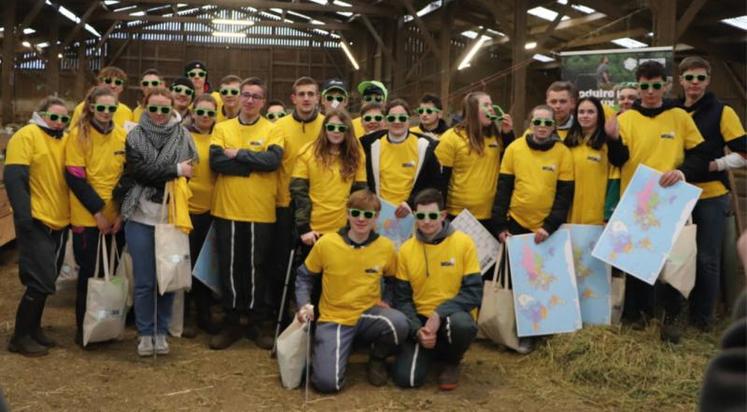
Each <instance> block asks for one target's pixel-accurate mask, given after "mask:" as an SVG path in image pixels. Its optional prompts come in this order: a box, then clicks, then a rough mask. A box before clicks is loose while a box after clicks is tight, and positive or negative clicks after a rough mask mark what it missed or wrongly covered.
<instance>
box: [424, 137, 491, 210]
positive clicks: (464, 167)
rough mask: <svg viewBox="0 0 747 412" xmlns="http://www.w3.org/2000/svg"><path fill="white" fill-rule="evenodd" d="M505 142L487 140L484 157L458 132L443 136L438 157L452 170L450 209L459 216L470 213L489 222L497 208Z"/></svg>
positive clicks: (448, 201)
mask: <svg viewBox="0 0 747 412" xmlns="http://www.w3.org/2000/svg"><path fill="white" fill-rule="evenodd" d="M502 151H503V141H502V140H501V139H500V138H496V137H495V136H490V137H486V138H485V147H484V149H483V154H482V155H480V154H478V153H477V152H476V151H474V150H472V149H471V148H470V146H469V141H468V140H467V137H466V136H463V135H461V134H460V133H458V132H457V131H456V130H455V129H453V128H452V129H449V130H447V131H446V132H445V133H444V134H442V135H441V141H440V142H439V144H438V146H436V157H437V158H438V161H439V162H440V163H441V165H442V166H444V167H450V168H452V173H451V180H450V181H449V193H448V196H447V205H446V208H447V209H448V211H449V214H452V215H458V214H459V213H460V212H461V211H462V210H463V209H467V210H469V211H470V213H472V214H473V215H474V216H475V217H476V218H477V219H488V218H490V214H491V211H492V208H493V199H494V198H495V191H496V184H497V182H498V170H500V162H501V152H502Z"/></svg>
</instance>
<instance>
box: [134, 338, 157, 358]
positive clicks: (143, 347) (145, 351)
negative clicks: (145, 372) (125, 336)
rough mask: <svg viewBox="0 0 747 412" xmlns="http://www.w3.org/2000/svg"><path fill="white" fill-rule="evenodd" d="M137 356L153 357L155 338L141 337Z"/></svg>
mask: <svg viewBox="0 0 747 412" xmlns="http://www.w3.org/2000/svg"><path fill="white" fill-rule="evenodd" d="M137 354H138V355H140V356H153V337H152V336H141V337H140V342H139V343H138V345H137Z"/></svg>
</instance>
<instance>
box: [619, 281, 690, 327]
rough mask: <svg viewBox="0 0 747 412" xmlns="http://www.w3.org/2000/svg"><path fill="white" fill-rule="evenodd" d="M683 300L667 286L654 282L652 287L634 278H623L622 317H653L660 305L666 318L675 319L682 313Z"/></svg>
mask: <svg viewBox="0 0 747 412" xmlns="http://www.w3.org/2000/svg"><path fill="white" fill-rule="evenodd" d="M684 300H685V298H684V297H683V296H682V294H681V293H680V292H679V291H678V290H677V289H675V288H673V287H672V286H671V285H669V284H665V283H661V282H658V281H657V282H656V283H655V284H654V285H653V286H652V285H649V284H648V283H646V282H644V281H642V280H639V279H638V278H636V277H634V276H630V275H628V276H626V277H625V305H624V307H623V316H624V317H625V318H626V319H630V320H636V319H637V318H639V317H640V316H641V315H645V316H648V317H653V316H654V309H655V308H656V306H657V305H660V306H661V307H663V309H664V314H665V315H666V317H668V318H670V319H671V318H674V317H677V316H678V315H679V314H680V312H681V311H682V304H683V303H684Z"/></svg>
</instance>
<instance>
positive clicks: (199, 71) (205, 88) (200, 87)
mask: <svg viewBox="0 0 747 412" xmlns="http://www.w3.org/2000/svg"><path fill="white" fill-rule="evenodd" d="M184 77H186V78H188V79H189V80H190V81H191V83H192V90H194V92H195V98H197V97H200V96H202V94H203V93H205V92H209V91H210V84H209V83H208V71H207V66H206V65H205V63H203V62H202V61H200V60H193V61H191V62H189V63H187V65H186V66H184Z"/></svg>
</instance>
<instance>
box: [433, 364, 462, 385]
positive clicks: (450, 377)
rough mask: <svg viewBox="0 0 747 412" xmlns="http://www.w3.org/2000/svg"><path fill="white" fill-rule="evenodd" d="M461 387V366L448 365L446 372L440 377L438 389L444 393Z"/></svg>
mask: <svg viewBox="0 0 747 412" xmlns="http://www.w3.org/2000/svg"><path fill="white" fill-rule="evenodd" d="M458 385H459V365H458V364H457V365H455V364H453V363H447V364H446V365H444V370H443V371H441V374H440V375H438V389H441V390H442V391H453V390H454V389H456V388H457V386H458Z"/></svg>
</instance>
